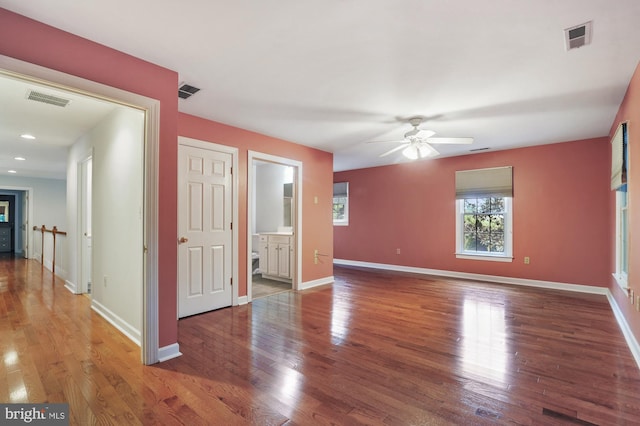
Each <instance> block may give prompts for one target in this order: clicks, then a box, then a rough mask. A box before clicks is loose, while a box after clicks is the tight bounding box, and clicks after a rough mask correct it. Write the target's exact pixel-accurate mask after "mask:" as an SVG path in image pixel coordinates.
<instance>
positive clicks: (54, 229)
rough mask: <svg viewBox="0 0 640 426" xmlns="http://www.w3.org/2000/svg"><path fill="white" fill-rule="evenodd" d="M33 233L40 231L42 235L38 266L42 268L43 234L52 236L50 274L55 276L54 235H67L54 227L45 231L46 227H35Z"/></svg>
mask: <svg viewBox="0 0 640 426" xmlns="http://www.w3.org/2000/svg"><path fill="white" fill-rule="evenodd" d="M33 230H34V231H40V233H41V234H42V240H41V243H40V248H41V250H40V264H41V265H42V266H44V233H45V232H51V233H52V234H53V259H52V261H51V272H52V273H53V274H54V275H55V273H56V235H57V234H60V235H67V233H66V232H64V231H58V227H57V226H54V227H53V229H47V227H46V226H44V225H42V227H40V228H38V227H37V226H34V227H33Z"/></svg>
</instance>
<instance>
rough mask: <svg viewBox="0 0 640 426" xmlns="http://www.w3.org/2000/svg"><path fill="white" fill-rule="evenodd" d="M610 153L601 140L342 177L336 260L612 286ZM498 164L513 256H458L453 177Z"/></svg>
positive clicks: (338, 179)
mask: <svg viewBox="0 0 640 426" xmlns="http://www.w3.org/2000/svg"><path fill="white" fill-rule="evenodd" d="M608 151H609V144H608V141H607V139H606V138H600V139H590V140H584V141H575V142H566V143H558V144H551V145H544V146H538V147H531V148H521V149H513V150H505V151H496V152H488V153H482V154H474V155H466V156H460V157H450V158H442V159H434V160H426V161H417V162H413V163H403V164H397V165H391V166H384V167H375V168H368V169H360V170H352V171H345V172H338V173H335V175H334V182H341V181H347V182H349V226H345V227H341V226H336V227H334V256H335V258H336V259H347V260H357V261H365V262H374V263H384V264H392V265H402V266H412V267H420V268H427V269H437V270H445V271H457V272H466V273H476V274H487V275H497V276H506V277H514V278H525V279H534V280H543V281H552V282H560V283H572V284H584V285H592V286H607V285H608V283H609V277H610V274H611V271H610V270H609V269H610V267H609V253H610V249H611V242H610V239H609V215H610V211H609V210H610V209H609V202H610V199H609V195H610V194H609V192H610V191H609V189H608V187H609V181H610V179H609V157H608V155H609V154H608ZM498 166H513V179H514V184H513V185H514V200H513V215H514V216H513V255H514V257H515V259H514V261H513V262H511V263H504V262H491V261H479V260H465V259H456V256H455V254H454V253H455V229H456V228H455V171H456V170H469V169H478V168H486V167H498ZM398 248H399V249H400V252H401V254H400V255H398V254H396V249H398ZM525 256H529V257H530V258H531V263H530V264H529V265H525V264H524V262H523V258H524V257H525Z"/></svg>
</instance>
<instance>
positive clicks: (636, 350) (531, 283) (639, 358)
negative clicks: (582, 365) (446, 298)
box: [333, 259, 640, 368]
mask: <svg viewBox="0 0 640 426" xmlns="http://www.w3.org/2000/svg"><path fill="white" fill-rule="evenodd" d="M333 263H334V264H336V265H345V266H359V267H362V268H373V269H385V270H389V271H398V272H412V273H416V274H425V275H435V276H441V277H448V278H461V279H469V280H477V281H488V282H494V283H499V284H516V285H522V286H528V287H539V288H548V289H552V290H565V291H575V292H578V293H589V294H601V295H604V296H606V297H607V300H608V301H609V305H610V306H611V310H612V311H613V315H614V316H615V318H616V321H617V322H618V326H619V327H620V330H621V331H622V334H623V335H624V338H625V340H626V341H627V345H628V346H629V349H630V350H631V354H632V355H633V358H634V359H635V360H636V363H637V364H638V367H639V368H640V345H639V344H638V340H637V339H636V338H635V336H634V335H633V332H632V331H631V327H629V323H627V320H626V319H625V317H624V315H623V313H622V311H621V310H620V307H619V306H618V303H617V302H616V300H615V298H614V297H613V295H612V294H611V291H610V290H609V289H608V288H607V287H596V286H592V285H581V284H567V283H558V282H552V281H539V280H529V279H523V278H509V277H501V276H496V275H482V274H471V273H467V272H455V271H443V270H439V269H426V268H416V267H413V266H400V265H389V264H385V263H372V262H361V261H357V260H343V259H334V260H333Z"/></svg>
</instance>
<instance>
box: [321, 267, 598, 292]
mask: <svg viewBox="0 0 640 426" xmlns="http://www.w3.org/2000/svg"><path fill="white" fill-rule="evenodd" d="M333 263H334V264H336V265H347V266H360V267H363V268H374V269H385V270H389V271H398V272H411V273H414V274H424V275H435V276H440V277H449V278H459V279H464V280H475V281H488V282H493V283H499V284H514V285H521V286H526V287H538V288H548V289H553V290H565V291H575V292H579V293H589V294H602V295H605V294H607V291H609V289H608V288H606V287H596V286H592V285H582V284H569V283H558V282H553V281H540V280H530V279H525V278H511V277H502V276H498V275H484V274H473V273H469V272H455V271H445V270H440V269H427V268H417V267H414V266H402V265H389V264H385V263H371V262H361V261H358V260H343V259H334V260H333Z"/></svg>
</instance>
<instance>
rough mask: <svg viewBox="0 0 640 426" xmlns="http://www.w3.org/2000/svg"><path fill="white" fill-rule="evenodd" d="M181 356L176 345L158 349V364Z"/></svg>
mask: <svg viewBox="0 0 640 426" xmlns="http://www.w3.org/2000/svg"><path fill="white" fill-rule="evenodd" d="M181 355H182V353H181V352H180V345H179V344H177V343H173V344H171V345H168V346H163V347H161V348H158V362H164V361H169V360H170V359H173V358H177V357H179V356H181Z"/></svg>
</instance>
